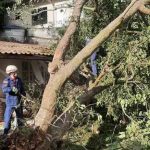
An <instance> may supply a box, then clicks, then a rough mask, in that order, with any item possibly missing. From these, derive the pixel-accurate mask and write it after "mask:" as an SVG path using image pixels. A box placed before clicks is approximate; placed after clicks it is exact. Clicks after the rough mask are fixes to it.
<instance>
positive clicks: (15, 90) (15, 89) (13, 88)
mask: <svg viewBox="0 0 150 150" xmlns="http://www.w3.org/2000/svg"><path fill="white" fill-rule="evenodd" d="M12 91H13V92H14V93H15V94H17V93H18V89H17V88H16V87H14V86H13V87H12Z"/></svg>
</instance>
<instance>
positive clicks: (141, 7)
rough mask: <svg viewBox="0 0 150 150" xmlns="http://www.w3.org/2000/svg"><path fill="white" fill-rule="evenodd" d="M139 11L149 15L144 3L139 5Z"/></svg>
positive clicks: (149, 11)
mask: <svg viewBox="0 0 150 150" xmlns="http://www.w3.org/2000/svg"><path fill="white" fill-rule="evenodd" d="M139 11H140V12H141V13H144V14H146V15H150V9H149V8H147V7H145V6H144V5H141V6H140V7H139Z"/></svg>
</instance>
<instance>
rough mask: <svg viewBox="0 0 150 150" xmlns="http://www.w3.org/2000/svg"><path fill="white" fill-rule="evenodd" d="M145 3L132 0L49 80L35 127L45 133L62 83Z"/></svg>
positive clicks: (51, 118) (147, 1) (140, 0)
mask: <svg viewBox="0 0 150 150" xmlns="http://www.w3.org/2000/svg"><path fill="white" fill-rule="evenodd" d="M145 3H150V0H146V1H143V0H133V1H132V2H131V3H130V5H129V6H128V7H127V8H126V9H125V11H124V12H123V13H122V14H121V15H120V16H119V17H117V18H116V19H115V20H114V21H112V22H111V23H110V24H109V25H108V26H107V27H105V28H104V29H103V30H102V31H100V33H99V34H98V35H97V36H96V37H95V38H93V39H92V41H91V42H90V43H89V44H88V45H87V46H86V47H84V48H83V49H82V50H81V51H80V52H79V53H78V54H77V55H76V56H75V57H74V58H73V59H72V60H71V61H70V63H69V64H67V65H65V66H63V67H61V68H60V69H59V71H58V72H57V73H56V74H55V76H54V77H53V80H49V82H48V84H47V86H46V88H45V91H44V94H43V99H42V104H41V107H40V109H39V112H38V114H37V115H36V118H35V125H36V126H39V127H40V129H41V130H43V131H44V132H46V131H47V129H48V126H49V125H50V124H51V122H52V120H53V114H54V110H55V105H56V98H57V92H59V90H60V88H61V87H62V85H63V84H64V82H65V81H66V80H67V79H68V78H69V77H70V76H71V74H72V73H73V72H74V71H75V70H76V69H77V68H78V67H79V66H80V65H81V64H82V63H83V62H84V61H86V59H87V58H88V57H89V56H90V55H91V54H92V53H93V52H94V50H95V49H96V48H97V47H98V46H99V45H101V44H102V43H103V42H104V41H106V39H107V38H109V37H110V35H111V34H112V33H113V32H114V31H115V30H116V29H117V28H118V27H119V26H120V25H121V24H123V23H124V22H125V21H126V20H127V19H128V18H130V17H131V16H132V15H134V14H135V13H136V12H137V11H138V10H142V6H143V4H145ZM147 12H148V11H147Z"/></svg>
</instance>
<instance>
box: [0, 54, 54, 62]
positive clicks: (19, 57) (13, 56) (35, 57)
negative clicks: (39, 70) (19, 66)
mask: <svg viewBox="0 0 150 150" xmlns="http://www.w3.org/2000/svg"><path fill="white" fill-rule="evenodd" d="M52 58H53V56H52V55H50V56H44V55H43V56H42V55H23V54H21V55H17V54H0V59H17V60H44V61H52Z"/></svg>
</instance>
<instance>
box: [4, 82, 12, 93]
mask: <svg viewBox="0 0 150 150" xmlns="http://www.w3.org/2000/svg"><path fill="white" fill-rule="evenodd" d="M2 91H3V93H9V92H11V91H12V89H11V87H10V86H9V82H8V80H4V81H3V84H2Z"/></svg>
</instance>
